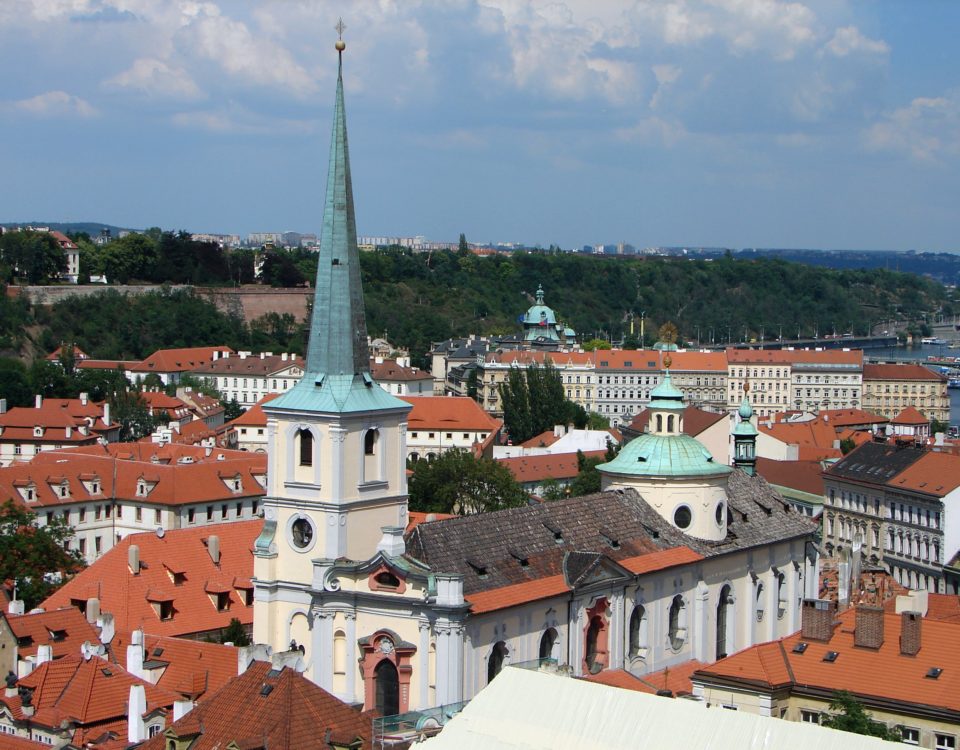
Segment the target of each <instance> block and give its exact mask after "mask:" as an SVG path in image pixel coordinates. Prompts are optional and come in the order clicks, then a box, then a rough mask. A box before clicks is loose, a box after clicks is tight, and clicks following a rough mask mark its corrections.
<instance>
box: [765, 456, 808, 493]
mask: <svg viewBox="0 0 960 750" xmlns="http://www.w3.org/2000/svg"><path fill="white" fill-rule="evenodd" d="M757 473H758V474H759V475H760V476H762V477H763V478H764V479H766V480H767V481H768V482H770V484H776V485H779V486H781V487H789V488H790V489H793V490H799V491H800V492H807V493H809V494H811V495H819V496H821V497H822V496H823V492H824V488H823V465H822V464H821V463H820V462H819V461H774V460H773V459H771V458H758V459H757Z"/></svg>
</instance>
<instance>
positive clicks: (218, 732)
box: [140, 662, 373, 750]
mask: <svg viewBox="0 0 960 750" xmlns="http://www.w3.org/2000/svg"><path fill="white" fill-rule="evenodd" d="M267 688H269V689H267ZM372 717H373V714H371V713H369V712H368V713H360V711H358V710H357V709H355V708H352V707H350V706H348V705H347V704H346V703H343V702H342V701H340V700H338V699H337V698H335V697H334V696H332V695H331V694H330V693H328V692H327V691H326V690H324V689H323V688H321V687H319V686H317V685H314V684H313V683H312V682H310V680H308V679H307V678H306V677H304V676H303V675H301V674H298V673H297V672H295V671H294V670H292V669H281V670H273V669H271V668H270V664H268V663H266V662H254V663H253V664H251V665H250V667H249V668H248V669H247V671H246V672H244V673H243V674H242V675H240V676H238V677H236V678H234V679H233V680H231V681H230V682H229V683H227V685H226V686H224V687H223V688H222V689H220V690H219V691H218V692H217V693H215V694H214V695H211V696H210V697H209V698H208V699H207V700H206V701H204V702H202V703H200V704H199V705H198V706H197V707H196V708H194V709H193V710H192V711H191V712H190V713H188V714H187V715H186V716H184V717H183V718H181V719H180V720H179V721H176V722H174V723H173V725H172V726H171V728H170V729H171V730H172V731H173V732H174V733H175V734H176V736H177V737H179V738H188V737H195V739H194V740H193V741H192V742H191V743H190V750H214V749H215V748H216V749H218V750H222V748H225V747H227V746H228V745H229V743H230V742H236V744H237V746H238V747H241V748H244V749H245V750H264V749H265V748H269V750H328V748H330V747H331V746H332V744H337V745H349V744H351V743H352V742H354V741H355V740H357V739H358V738H361V739H362V742H361V743H360V747H362V748H370V747H371V743H370V734H371V728H372V727H371V718H372ZM328 732H329V736H328ZM165 747H166V738H165V737H164V735H163V734H158V735H156V736H155V737H152V738H150V739H149V740H147V741H146V742H145V743H143V744H142V745H140V750H164V748H165Z"/></svg>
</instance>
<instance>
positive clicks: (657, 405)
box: [647, 370, 684, 411]
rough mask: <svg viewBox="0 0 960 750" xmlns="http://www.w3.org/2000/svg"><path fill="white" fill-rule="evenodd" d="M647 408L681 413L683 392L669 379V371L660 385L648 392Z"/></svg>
mask: <svg viewBox="0 0 960 750" xmlns="http://www.w3.org/2000/svg"><path fill="white" fill-rule="evenodd" d="M647 408H648V409H651V410H653V409H674V410H677V411H683V408H684V406H683V392H682V391H681V390H680V389H679V388H677V387H676V386H675V385H674V384H673V381H672V380H671V379H670V370H667V372H666V374H665V375H664V376H663V380H662V381H661V382H660V384H659V385H658V386H657V387H656V388H654V389H653V390H652V391H650V403H649V404H648V405H647Z"/></svg>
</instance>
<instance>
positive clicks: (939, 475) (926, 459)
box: [887, 451, 960, 497]
mask: <svg viewBox="0 0 960 750" xmlns="http://www.w3.org/2000/svg"><path fill="white" fill-rule="evenodd" d="M887 486H888V487H892V488H894V489H907V490H912V491H913V492H920V493H924V494H927V495H933V496H935V497H945V496H946V495H948V494H949V493H951V492H953V491H954V490H955V489H956V488H957V487H960V456H957V455H956V454H954V453H940V452H935V451H924V452H923V454H922V455H921V456H920V457H919V458H918V459H917V460H916V461H915V462H914V463H912V464H911V465H910V466H908V467H907V468H905V469H904V470H903V471H901V472H900V473H899V474H897V475H896V476H895V477H893V478H892V479H890V480H889V481H888V482H887Z"/></svg>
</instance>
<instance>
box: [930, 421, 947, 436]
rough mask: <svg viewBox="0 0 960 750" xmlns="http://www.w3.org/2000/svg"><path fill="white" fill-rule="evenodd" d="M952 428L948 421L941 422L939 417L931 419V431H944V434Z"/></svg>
mask: <svg viewBox="0 0 960 750" xmlns="http://www.w3.org/2000/svg"><path fill="white" fill-rule="evenodd" d="M949 429H950V425H949V424H948V423H946V422H941V421H940V420H939V419H931V420H930V432H931V433H933V434H934V435H936V434H937V433H938V432H942V433H943V434H944V435H946V434H947V430H949Z"/></svg>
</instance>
